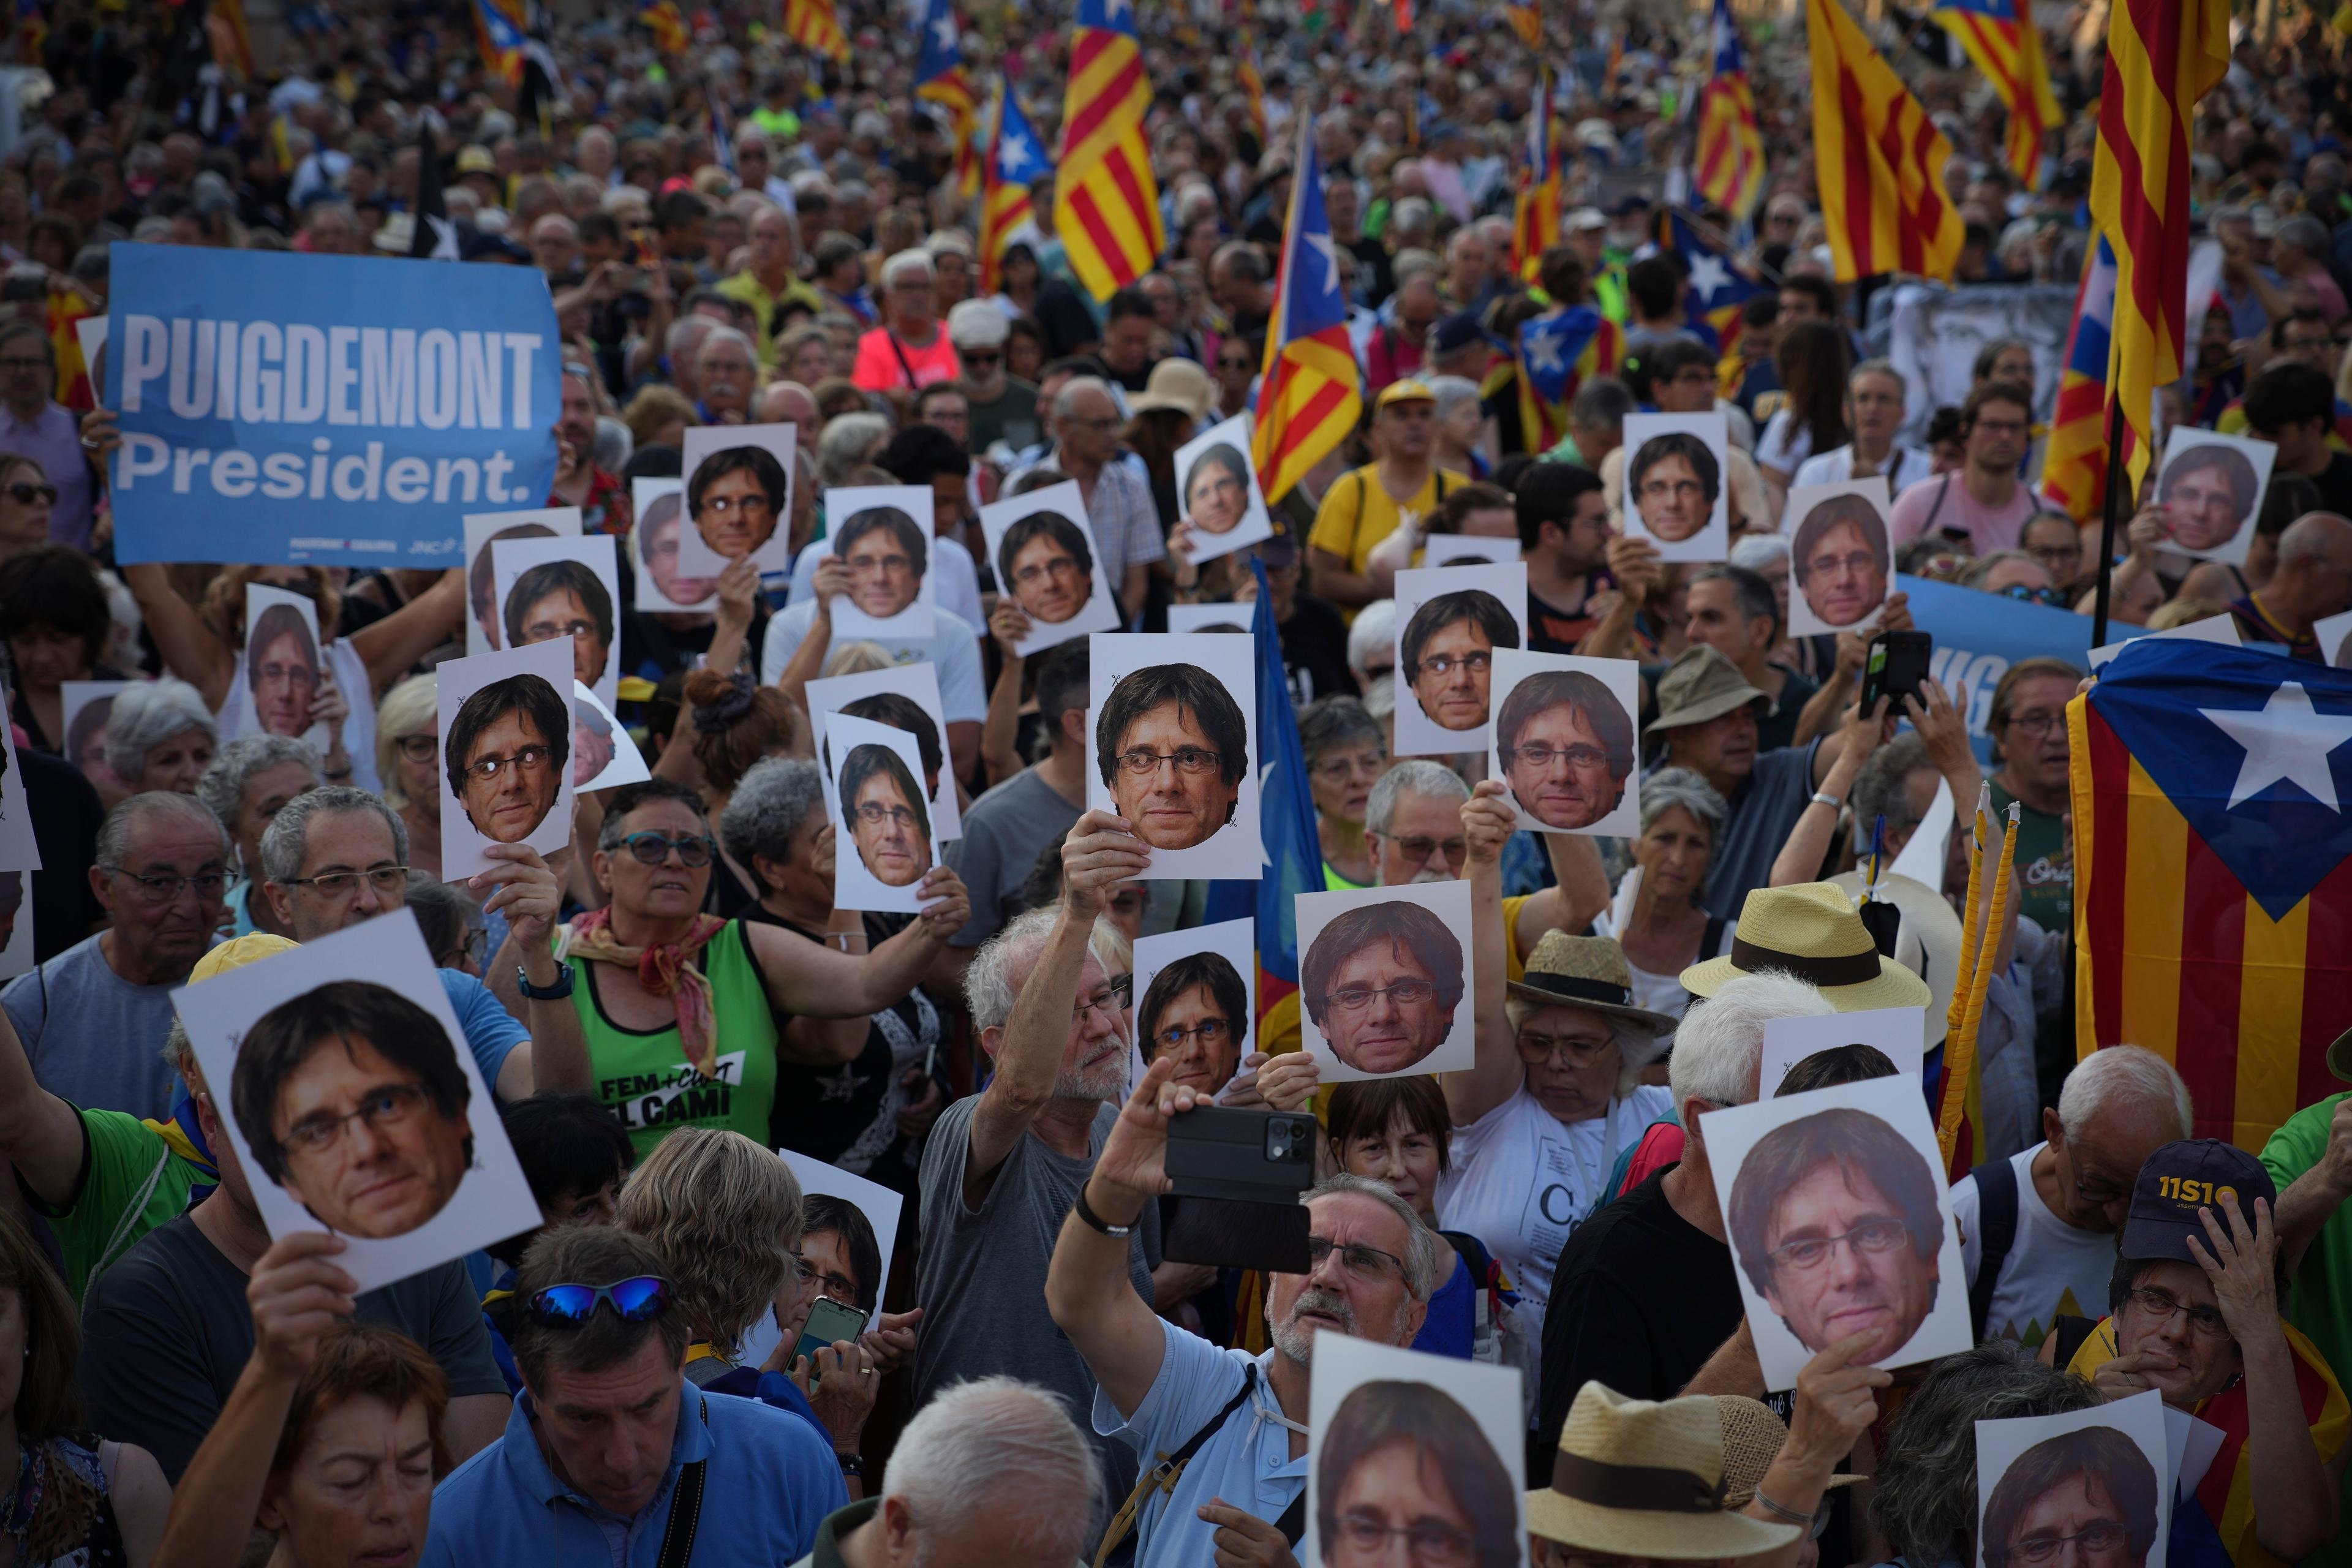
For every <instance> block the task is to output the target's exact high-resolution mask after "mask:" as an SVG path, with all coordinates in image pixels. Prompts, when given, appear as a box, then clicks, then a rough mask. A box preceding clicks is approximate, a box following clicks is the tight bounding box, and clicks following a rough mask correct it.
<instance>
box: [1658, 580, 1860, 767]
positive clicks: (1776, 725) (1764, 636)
mask: <svg viewBox="0 0 2352 1568" xmlns="http://www.w3.org/2000/svg"><path fill="white" fill-rule="evenodd" d="M1685 603H1686V604H1688V605H1689V606H1690V630H1689V637H1690V640H1691V641H1693V642H1695V643H1705V644H1706V646H1707V647H1711V648H1713V649H1715V651H1716V652H1717V653H1719V654H1721V655H1722V656H1723V657H1724V658H1727V659H1729V660H1730V661H1731V663H1732V665H1733V667H1734V668H1737V669H1738V671H1739V674H1740V678H1741V679H1744V680H1746V681H1747V682H1748V685H1750V686H1752V687H1754V688H1755V689H1757V690H1759V691H1761V692H1763V693H1764V694H1765V696H1766V697H1767V698H1768V699H1769V700H1768V701H1767V702H1766V704H1765V706H1764V710H1763V711H1762V713H1761V714H1760V715H1759V717H1758V720H1757V724H1756V745H1757V749H1758V750H1759V751H1763V752H1770V751H1777V750H1779V749H1780V747H1782V746H1793V745H1797V744H1799V743H1801V742H1806V741H1810V740H1811V739H1812V738H1813V737H1814V736H1816V735H1818V734H1820V733H1822V731H1824V730H1826V729H1828V728H1829V726H1830V724H1831V722H1832V721H1833V720H1834V719H1835V718H1836V717H1837V710H1838V707H1839V705H1840V704H1841V703H1843V701H1844V700H1845V698H1846V689H1845V683H1844V682H1836V683H1833V684H1832V685H1831V686H1830V687H1829V688H1827V689H1823V688H1822V687H1818V686H1816V685H1814V684H1813V683H1812V682H1811V680H1808V679H1805V677H1803V676H1801V675H1799V674H1798V673H1797V672H1796V671H1795V670H1792V669H1790V668H1786V667H1785V666H1782V665H1778V664H1775V663H1773V662H1772V661H1771V659H1770V658H1767V657H1766V656H1767V655H1769V653H1770V652H1771V651H1772V649H1773V648H1774V647H1776V646H1777V645H1778V644H1779V642H1780V596H1779V595H1776V594H1774V593H1773V592H1772V584H1769V583H1768V582H1766V581H1765V580H1764V579H1763V578H1762V577H1760V576H1759V575H1758V574H1755V573H1753V572H1750V571H1749V570H1748V568H1747V567H1745V566H1727V565H1722V564H1716V565H1709V566H1703V567H1701V568H1699V570H1698V572H1697V573H1696V574H1695V575H1694V576H1693V577H1692V578H1691V584H1690V589H1689V592H1688V595H1687V597H1686V599H1685Z"/></svg>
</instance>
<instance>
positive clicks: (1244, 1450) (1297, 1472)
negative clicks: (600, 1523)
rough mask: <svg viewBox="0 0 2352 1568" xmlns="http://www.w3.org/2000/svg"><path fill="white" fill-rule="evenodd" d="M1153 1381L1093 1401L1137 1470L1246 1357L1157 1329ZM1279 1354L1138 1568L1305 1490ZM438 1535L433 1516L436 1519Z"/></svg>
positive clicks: (1199, 1416) (1203, 1411)
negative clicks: (1121, 1408) (1277, 1377)
mask: <svg viewBox="0 0 2352 1568" xmlns="http://www.w3.org/2000/svg"><path fill="white" fill-rule="evenodd" d="M1160 1337H1161V1339H1162V1340H1163V1341H1164V1342H1165V1343H1164V1348H1163V1349H1162V1350H1161V1352H1160V1375H1159V1376H1158V1377H1155V1378H1153V1379H1152V1380H1151V1392H1150V1393H1149V1394H1145V1395H1144V1396H1143V1403H1142V1404H1140V1405H1137V1406H1136V1407H1135V1414H1134V1415H1131V1416H1129V1417H1128V1418H1127V1419H1126V1420H1124V1421H1122V1420H1120V1418H1119V1414H1118V1406H1116V1405H1113V1404H1111V1402H1110V1396H1109V1395H1108V1394H1105V1393H1103V1392H1102V1390H1100V1389H1099V1388H1097V1390H1096V1391H1095V1408H1094V1426H1095V1430H1096V1431H1097V1432H1098V1433H1100V1434H1101V1435H1102V1436H1106V1437H1116V1438H1118V1439H1119V1440H1120V1441H1121V1442H1123V1443H1126V1444H1128V1445H1129V1447H1132V1448H1134V1450H1135V1451H1136V1454H1137V1456H1138V1458H1139V1460H1140V1461H1141V1462H1142V1463H1144V1464H1147V1465H1148V1464H1150V1463H1152V1462H1154V1461H1155V1460H1156V1459H1157V1458H1159V1456H1160V1455H1161V1454H1169V1453H1173V1452H1175V1451H1176V1450H1177V1449H1179V1448H1181V1447H1183V1446H1184V1445H1185V1443H1186V1442H1188V1441H1189V1440H1190V1439H1191V1438H1192V1435H1193V1434H1194V1433H1195V1432H1198V1431H1199V1430H1200V1429H1201V1428H1202V1427H1203V1426H1207V1425H1208V1424H1209V1423H1210V1422H1212V1421H1213V1420H1215V1419H1216V1418H1217V1412H1218V1411H1220V1410H1223V1408H1224V1407H1225V1402H1226V1401H1228V1400H1230V1399H1231V1398H1233V1396H1234V1394H1238V1393H1240V1392H1241V1389H1242V1384H1243V1381H1244V1378H1245V1377H1246V1375H1247V1374H1246V1373H1245V1372H1244V1370H1243V1369H1244V1368H1245V1367H1247V1366H1249V1365H1250V1364H1251V1363H1252V1357H1251V1356H1250V1354H1249V1352H1246V1351H1233V1350H1219V1349H1218V1348H1217V1347H1216V1346H1214V1345H1213V1344H1211V1343H1210V1342H1208V1341H1206V1340H1204V1339H1202V1338H1201V1337H1200V1336H1199V1335H1197V1334H1190V1333H1186V1332H1185V1331H1183V1330H1181V1329H1180V1328H1178V1327H1176V1325H1175V1324H1173V1323H1171V1322H1168V1321H1165V1320H1164V1319H1163V1320H1162V1321H1160ZM1280 1353H1281V1352H1278V1351H1271V1350H1270V1351H1267V1352H1265V1354H1264V1355H1262V1356H1258V1357H1256V1358H1255V1363H1256V1366H1257V1369H1258V1379H1257V1388H1256V1389H1255V1391H1254V1392H1253V1393H1252V1394H1251V1396H1250V1398H1249V1399H1248V1400H1247V1401H1245V1402H1244V1404H1243V1405H1242V1406H1241V1408H1240V1409H1238V1410H1235V1411H1234V1413H1233V1414H1232V1415H1229V1416H1227V1417H1226V1418H1225V1424H1224V1425H1223V1426H1221V1427H1219V1428H1218V1429H1217V1430H1216V1432H1215V1433H1213V1435H1212V1436H1210V1438H1209V1440H1208V1441H1207V1442H1205V1443H1202V1445H1201V1447H1200V1448H1199V1449H1198V1450H1197V1451H1196V1452H1194V1454H1193V1455H1192V1462H1191V1463H1190V1464H1187V1465H1186V1466H1185V1467H1184V1473H1183V1474H1182V1475H1181V1476H1180V1477H1178V1478H1177V1480H1176V1486H1175V1489H1174V1490H1173V1492H1172V1493H1171V1492H1160V1491H1155V1492H1153V1493H1152V1494H1151V1496H1150V1499H1149V1500H1147V1501H1146V1502H1145V1504H1144V1506H1143V1509H1142V1510H1141V1512H1140V1513H1139V1514H1138V1515H1137V1516H1136V1521H1135V1540H1136V1549H1135V1568H1199V1565H1200V1564H1202V1563H1208V1562H1211V1561H1213V1559H1214V1558H1215V1557H1216V1554H1217V1553H1216V1547H1215V1546H1214V1544H1213V1537H1214V1536H1215V1535H1216V1527H1215V1526H1214V1525H1212V1524H1206V1523H1203V1522H1202V1520H1201V1517H1200V1514H1199V1512H1198V1511H1197V1510H1199V1509H1200V1507H1201V1505H1202V1503H1205V1502H1207V1501H1209V1500H1211V1499H1212V1498H1223V1499H1224V1500H1225V1501H1226V1502H1227V1503H1228V1504H1229V1505H1231V1506H1232V1507H1234V1508H1237V1509H1240V1510H1243V1511H1244V1512H1245V1513H1250V1514H1254V1515H1255V1516H1256V1517H1257V1518H1259V1519H1262V1520H1265V1521H1266V1522H1267V1523H1269V1524H1271V1523H1273V1522H1274V1521H1276V1520H1278V1519H1280V1518H1281V1517H1282V1514H1283V1510H1285V1509H1287V1508H1288V1507H1289V1506H1290V1505H1291V1503H1292V1502H1294V1501H1296V1500H1297V1499H1298V1498H1299V1497H1300V1496H1301V1495H1303V1494H1304V1493H1305V1492H1306V1490H1307V1456H1306V1455H1304V1454H1301V1455H1300V1456H1299V1457H1298V1458H1295V1459H1294V1458H1291V1457H1290V1429H1289V1428H1288V1427H1287V1426H1284V1425H1283V1424H1282V1422H1281V1420H1280V1419H1279V1418H1280V1416H1281V1415H1282V1405H1281V1402H1280V1401H1279V1400H1277V1399H1276V1398H1275V1396H1274V1389H1273V1388H1272V1387H1271V1386H1270V1385H1269V1384H1268V1383H1267V1381H1266V1373H1267V1369H1268V1368H1270V1367H1271V1366H1272V1365H1273V1364H1274V1358H1275V1357H1276V1355H1278V1354H1280ZM434 1521H435V1523H436V1526H437V1525H438V1524H439V1521H440V1514H439V1512H438V1511H437V1510H436V1513H435V1515H434Z"/></svg>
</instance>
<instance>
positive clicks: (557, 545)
mask: <svg viewBox="0 0 2352 1568" xmlns="http://www.w3.org/2000/svg"><path fill="white" fill-rule="evenodd" d="M490 555H491V559H492V569H493V573H494V574H495V576H496V577H497V580H498V586H499V605H501V606H502V607H501V609H500V610H499V618H500V621H501V622H502V624H503V626H504V629H505V632H506V646H507V647H530V645H531V644H532V643H541V642H561V643H567V644H569V645H570V646H571V648H572V679H574V680H576V681H578V682H579V683H580V684H581V685H583V686H584V687H587V688H588V689H590V690H592V691H593V692H595V694H596V696H597V698H598V700H601V701H603V702H604V703H605V704H606V705H607V706H609V705H611V704H612V703H613V702H614V700H616V699H617V696H618V693H619V689H620V683H621V682H620V668H619V666H618V664H617V662H616V661H615V660H614V657H613V656H614V654H615V653H617V652H618V651H619V642H618V639H617V632H618V617H617V616H616V615H615V613H614V605H616V604H617V603H618V601H619V598H620V584H621V577H620V560H619V552H618V550H617V548H616V546H615V544H614V540H613V539H612V537H611V536H610V535H608V534H596V535H593V536H591V537H583V538H578V539H521V540H499V541H498V542H494V543H493V544H492V545H491V546H490Z"/></svg>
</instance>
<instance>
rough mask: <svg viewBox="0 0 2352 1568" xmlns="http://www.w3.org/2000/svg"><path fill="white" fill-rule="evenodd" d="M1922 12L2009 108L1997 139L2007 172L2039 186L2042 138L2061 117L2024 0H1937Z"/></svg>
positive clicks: (2036, 30)
mask: <svg viewBox="0 0 2352 1568" xmlns="http://www.w3.org/2000/svg"><path fill="white" fill-rule="evenodd" d="M1927 15H1928V16H1930V17H1932V18H1933V19H1934V20H1936V21H1937V22H1938V23H1940V24H1942V26H1943V28H1944V30H1945V31H1946V32H1948V33H1949V34H1951V35H1952V37H1955V38H1958V40H1959V41H1960V47H1962V48H1964V49H1966V50H1967V51H1968V52H1969V58H1970V59H1972V60H1974V61H1975V62H1976V64H1977V69H1979V70H1980V71H1982V72H1984V74H1985V79H1986V80H1987V81H1990V82H1991V83H1992V89H1993V91H1994V92H1995V93H1996V94H1998V95H1999V96H2000V101H2001V103H2002V105H2003V106H2004V107H2006V108H2007V109H2008V110H2009V132H2008V134H2007V136H2006V137H2005V138H2004V140H2003V142H2002V152H2003V155H2004V156H2005V157H2006V158H2007V159H2008V161H2009V167H2010V172H2011V173H2012V174H2015V175H2016V176H2017V177H2018V178H2019V179H2020V180H2021V181H2022V182H2024V184H2025V188H2026V189H2027V190H2036V189H2039V188H2040V186H2041V184H2042V179H2041V174H2042V138H2043V137H2045V136H2046V135H2048V134H2049V133H2050V132H2053V131H2054V130H2056V129H2057V128H2058V127H2059V126H2060V125H2062V124H2063V123H2064V121H2063V120H2062V119H2061V118H2060V116H2059V113H2058V100H2057V99H2056V98H2054V97H2053V96H2052V95H2051V91H2050V63H2049V61H2047V60H2045V59H2044V58H2042V29H2041V28H2039V27H2037V26H2034V25H2033V15H2032V6H2031V5H2029V4H2027V3H2026V0H1937V4H1936V5H1935V7H1934V8H1933V9H1932V10H1930V11H1929V12H1928V13H1927Z"/></svg>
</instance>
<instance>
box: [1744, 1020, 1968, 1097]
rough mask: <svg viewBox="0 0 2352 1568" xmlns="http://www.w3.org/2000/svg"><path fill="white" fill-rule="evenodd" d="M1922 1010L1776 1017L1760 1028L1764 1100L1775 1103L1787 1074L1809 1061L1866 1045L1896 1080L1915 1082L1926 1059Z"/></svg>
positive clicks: (1759, 1073) (1759, 1084)
mask: <svg viewBox="0 0 2352 1568" xmlns="http://www.w3.org/2000/svg"><path fill="white" fill-rule="evenodd" d="M1846 1046H1867V1047H1870V1048H1871V1049H1872V1050H1874V1051H1876V1052H1878V1053H1879V1054H1880V1055H1881V1056H1884V1057H1885V1058H1886V1059H1887V1060H1888V1061H1890V1062H1892V1063H1893V1064H1894V1065H1895V1077H1896V1078H1907V1079H1910V1080H1911V1081H1912V1082H1913V1083H1915V1084H1916V1083H1917V1082H1918V1081H1919V1067H1920V1062H1921V1060H1922V1058H1924V1057H1925V1056H1926V1054H1927V1009H1926V1008H1925V1007H1874V1008H1871V1009H1870V1010H1869V1011H1867V1012H1863V1013H1837V1014H1832V1016H1829V1017H1826V1018H1818V1017H1807V1018H1774V1019H1772V1020H1771V1021H1770V1022H1769V1023H1767V1024H1766V1025H1765V1026H1764V1058H1763V1066H1762V1068H1760V1069H1759V1072H1758V1075H1757V1079H1756V1082H1757V1084H1758V1086H1759V1092H1760V1093H1761V1095H1762V1097H1763V1098H1764V1099H1766V1100H1772V1099H1776V1098H1778V1097H1779V1096H1780V1094H1781V1093H1782V1092H1783V1090H1782V1088H1781V1086H1782V1084H1783V1083H1784V1082H1785V1081H1786V1080H1787V1079H1788V1077H1789V1071H1790V1068H1794V1067H1795V1066H1796V1065H1797V1064H1798V1063H1799V1062H1801V1061H1803V1060H1804V1059H1805V1058H1807V1057H1811V1056H1815V1055H1818V1054H1819V1053H1821V1052H1822V1051H1833V1050H1837V1049H1839V1048H1841V1047H1846Z"/></svg>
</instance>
